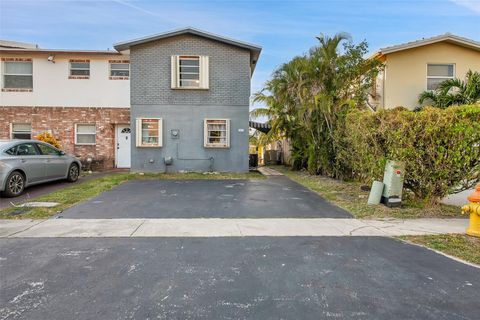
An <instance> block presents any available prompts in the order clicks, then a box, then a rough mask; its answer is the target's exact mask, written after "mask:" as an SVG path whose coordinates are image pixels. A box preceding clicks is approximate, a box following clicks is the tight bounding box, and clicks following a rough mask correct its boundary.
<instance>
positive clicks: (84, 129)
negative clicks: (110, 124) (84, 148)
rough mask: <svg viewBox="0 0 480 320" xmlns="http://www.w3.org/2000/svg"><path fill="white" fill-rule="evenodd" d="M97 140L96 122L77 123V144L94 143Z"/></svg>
mask: <svg viewBox="0 0 480 320" xmlns="http://www.w3.org/2000/svg"><path fill="white" fill-rule="evenodd" d="M96 140H97V134H96V127H95V125H94V124H76V125H75V144H76V145H94V144H95V143H96Z"/></svg>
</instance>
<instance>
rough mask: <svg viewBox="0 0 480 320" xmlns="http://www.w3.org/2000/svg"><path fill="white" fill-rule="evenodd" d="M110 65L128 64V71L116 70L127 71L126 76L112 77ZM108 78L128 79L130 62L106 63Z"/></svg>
mask: <svg viewBox="0 0 480 320" xmlns="http://www.w3.org/2000/svg"><path fill="white" fill-rule="evenodd" d="M112 64H128V69H117V70H121V71H126V70H128V76H112ZM108 76H109V77H111V78H119V77H120V78H129V77H130V62H109V63H108Z"/></svg>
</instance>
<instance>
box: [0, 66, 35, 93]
mask: <svg viewBox="0 0 480 320" xmlns="http://www.w3.org/2000/svg"><path fill="white" fill-rule="evenodd" d="M9 62H20V63H30V64H31V65H32V73H29V74H26V73H7V66H6V64H7V63H9ZM2 63H3V65H2V71H3V72H2V89H13V90H15V89H21V90H23V89H25V90H33V60H32V61H2ZM5 76H31V77H32V87H31V88H13V87H12V88H6V87H5Z"/></svg>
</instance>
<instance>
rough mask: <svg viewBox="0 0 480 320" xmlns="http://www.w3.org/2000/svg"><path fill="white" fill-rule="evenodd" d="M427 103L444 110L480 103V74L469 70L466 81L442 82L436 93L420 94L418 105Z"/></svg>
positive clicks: (452, 80) (449, 80)
mask: <svg viewBox="0 0 480 320" xmlns="http://www.w3.org/2000/svg"><path fill="white" fill-rule="evenodd" d="M426 101H429V102H431V104H432V106H434V107H438V108H442V109H444V108H447V107H449V106H452V105H461V104H476V103H480V73H479V72H477V71H475V72H473V71H472V70H468V72H467V74H466V76H465V81H463V80H460V79H458V78H455V79H448V80H445V81H443V82H441V83H440V84H439V85H438V87H437V89H435V90H434V91H424V92H422V93H421V94H420V96H419V98H418V103H420V104H423V103H424V102H426Z"/></svg>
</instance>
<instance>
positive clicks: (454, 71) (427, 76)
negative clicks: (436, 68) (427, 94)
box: [425, 62, 457, 91]
mask: <svg viewBox="0 0 480 320" xmlns="http://www.w3.org/2000/svg"><path fill="white" fill-rule="evenodd" d="M429 65H440V66H453V76H452V77H443V76H429V75H428V66H429ZM456 74H457V66H456V64H455V63H444V62H428V63H427V64H426V65H425V75H426V77H425V90H426V91H435V90H432V89H428V79H445V80H449V79H455V75H456Z"/></svg>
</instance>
